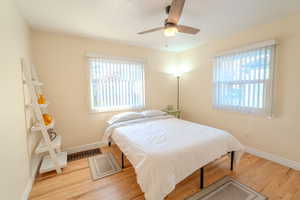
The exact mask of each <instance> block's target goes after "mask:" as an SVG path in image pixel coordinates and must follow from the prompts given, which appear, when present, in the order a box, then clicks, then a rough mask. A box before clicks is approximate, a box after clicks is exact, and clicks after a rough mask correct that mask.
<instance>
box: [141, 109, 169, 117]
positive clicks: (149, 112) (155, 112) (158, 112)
mask: <svg viewBox="0 0 300 200" xmlns="http://www.w3.org/2000/svg"><path fill="white" fill-rule="evenodd" d="M142 114H143V115H144V116H145V117H156V116H163V115H166V114H167V113H166V112H163V111H161V110H145V111H144V112H142Z"/></svg>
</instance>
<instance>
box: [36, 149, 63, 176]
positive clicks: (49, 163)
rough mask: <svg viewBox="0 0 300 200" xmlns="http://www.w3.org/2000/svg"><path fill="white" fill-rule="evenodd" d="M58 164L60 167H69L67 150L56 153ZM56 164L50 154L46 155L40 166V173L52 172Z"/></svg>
mask: <svg viewBox="0 0 300 200" xmlns="http://www.w3.org/2000/svg"><path fill="white" fill-rule="evenodd" d="M56 158H57V161H58V165H59V167H60V168H65V167H67V152H61V153H57V154H56ZM55 169H56V168H55V165H54V163H53V160H52V159H51V157H50V155H47V156H44V157H43V161H42V164H41V168H40V173H45V172H50V171H53V170H55Z"/></svg>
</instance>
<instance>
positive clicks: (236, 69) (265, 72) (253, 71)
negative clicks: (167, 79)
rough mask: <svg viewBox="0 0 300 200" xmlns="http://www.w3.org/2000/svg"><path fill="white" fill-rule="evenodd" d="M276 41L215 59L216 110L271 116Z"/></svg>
mask: <svg viewBox="0 0 300 200" xmlns="http://www.w3.org/2000/svg"><path fill="white" fill-rule="evenodd" d="M275 47H276V45H275V41H267V42H263V43H259V44H255V45H252V46H249V47H247V48H244V49H240V50H236V51H231V52H228V53H225V54H222V55H219V56H216V57H215V59H214V77H213V83H214V100H213V101H214V102H213V104H214V107H215V108H217V109H223V110H233V111H239V112H244V113H257V114H264V115H267V116H271V112H272V83H273V74H274V60H275V59H274V57H275Z"/></svg>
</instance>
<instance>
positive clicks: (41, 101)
mask: <svg viewBox="0 0 300 200" xmlns="http://www.w3.org/2000/svg"><path fill="white" fill-rule="evenodd" d="M45 103H46V98H45V96H44V95H42V94H39V98H38V104H45Z"/></svg>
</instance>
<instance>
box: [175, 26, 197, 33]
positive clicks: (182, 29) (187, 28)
mask: <svg viewBox="0 0 300 200" xmlns="http://www.w3.org/2000/svg"><path fill="white" fill-rule="evenodd" d="M176 27H177V30H178V32H180V33H187V34H193V35H195V34H197V33H198V32H199V31H200V29H197V28H193V27H190V26H184V25H177V26H176Z"/></svg>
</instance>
